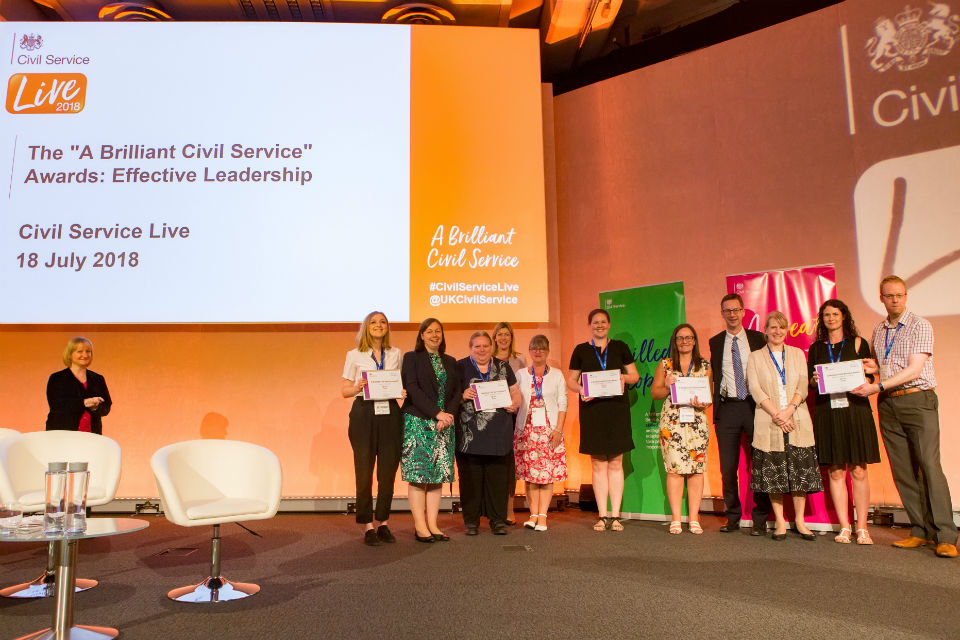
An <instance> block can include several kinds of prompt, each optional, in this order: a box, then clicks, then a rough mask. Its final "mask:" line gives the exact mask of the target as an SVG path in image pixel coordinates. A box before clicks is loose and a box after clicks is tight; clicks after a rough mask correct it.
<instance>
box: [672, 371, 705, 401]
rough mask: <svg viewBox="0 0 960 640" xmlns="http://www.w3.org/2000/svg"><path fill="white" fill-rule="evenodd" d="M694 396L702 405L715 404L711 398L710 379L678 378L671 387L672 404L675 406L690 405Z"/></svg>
mask: <svg viewBox="0 0 960 640" xmlns="http://www.w3.org/2000/svg"><path fill="white" fill-rule="evenodd" d="M694 396H696V397H697V402H699V403H701V404H710V403H711V402H713V398H711V397H710V378H691V377H684V378H677V381H676V382H674V383H673V384H672V385H670V402H672V403H673V404H690V403H691V402H693V397H694Z"/></svg>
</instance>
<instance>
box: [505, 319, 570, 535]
mask: <svg viewBox="0 0 960 640" xmlns="http://www.w3.org/2000/svg"><path fill="white" fill-rule="evenodd" d="M548 355H550V342H549V341H548V340H547V337H546V336H543V335H536V336H533V339H532V340H530V362H531V363H532V366H531V367H530V368H529V369H520V371H518V372H517V383H518V384H519V386H520V394H521V396H522V400H521V402H520V410H519V411H518V412H517V426H516V432H515V437H514V455H515V459H516V462H517V477H519V478H520V479H522V480H524V481H525V482H526V483H527V503H528V504H529V506H530V519H529V520H527V521H526V522H524V523H523V526H525V527H527V528H528V529H533V530H535V531H546V530H547V511H548V510H549V509H550V500H551V499H552V498H553V483H554V482H561V481H563V480H566V479H567V452H566V449H565V448H564V446H563V422H564V419H565V418H566V416H567V383H566V381H565V379H564V377H563V372H561V371H560V370H559V369H557V368H555V367H551V366H549V365H548V364H547V356H548Z"/></svg>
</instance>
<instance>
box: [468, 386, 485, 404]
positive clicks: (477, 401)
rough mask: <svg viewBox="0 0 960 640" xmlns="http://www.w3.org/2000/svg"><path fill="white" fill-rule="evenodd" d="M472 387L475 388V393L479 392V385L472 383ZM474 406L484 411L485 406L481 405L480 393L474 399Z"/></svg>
mask: <svg viewBox="0 0 960 640" xmlns="http://www.w3.org/2000/svg"><path fill="white" fill-rule="evenodd" d="M470 388H471V389H473V392H474V393H477V385H475V384H471V385H470ZM473 406H474V407H475V408H476V410H477V411H482V410H483V407H481V406H480V394H479V393H477V397H476V398H474V399H473Z"/></svg>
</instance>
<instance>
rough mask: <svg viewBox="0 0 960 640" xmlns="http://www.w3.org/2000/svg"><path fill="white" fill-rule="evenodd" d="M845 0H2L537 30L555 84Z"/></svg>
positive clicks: (174, 14)
mask: <svg viewBox="0 0 960 640" xmlns="http://www.w3.org/2000/svg"><path fill="white" fill-rule="evenodd" d="M840 1H841V0H430V1H426V2H404V0H157V1H150V0H146V1H139V2H104V1H103V0H0V18H2V19H4V20H8V21H21V20H41V21H45V20H67V21H128V20H159V21H162V20H175V21H226V22H233V21H239V22H256V21H263V22H270V21H283V22H364V23H394V24H396V23H401V24H435V25H445V26H448V27H453V26H457V25H467V26H486V27H504V28H520V29H537V30H539V32H540V45H541V46H540V56H541V70H542V78H543V81H544V82H551V83H553V85H554V93H563V92H565V91H570V90H571V89H575V88H577V87H581V86H584V85H586V84H590V83H592V82H596V81H598V80H603V79H604V78H609V77H612V76H615V75H618V74H621V73H625V72H627V71H631V70H633V69H638V68H640V67H644V66H647V65H650V64H654V63H656V62H660V61H663V60H666V59H669V58H672V57H674V56H678V55H682V54H684V53H687V52H689V51H693V50H696V49H700V48H703V47H706V46H710V45H712V44H716V43H718V42H722V41H724V40H729V39H731V38H735V37H737V36H740V35H743V34H746V33H749V32H751V31H756V30H758V29H762V28H764V27H768V26H770V25H773V24H777V23H779V22H783V21H785V20H790V19H791V18H795V17H797V16H800V15H803V14H805V13H809V12H811V11H817V10H819V9H823V8H825V7H828V6H831V5H835V4H839V3H840Z"/></svg>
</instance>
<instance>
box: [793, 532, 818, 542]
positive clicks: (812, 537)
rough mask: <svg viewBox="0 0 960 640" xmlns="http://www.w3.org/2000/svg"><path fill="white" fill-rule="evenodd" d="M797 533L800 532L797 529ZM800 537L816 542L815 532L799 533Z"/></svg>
mask: <svg viewBox="0 0 960 640" xmlns="http://www.w3.org/2000/svg"><path fill="white" fill-rule="evenodd" d="M797 533H800V532H799V531H798V532H797ZM800 537H801V538H803V539H804V540H808V541H810V542H816V541H817V534H815V533H800Z"/></svg>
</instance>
